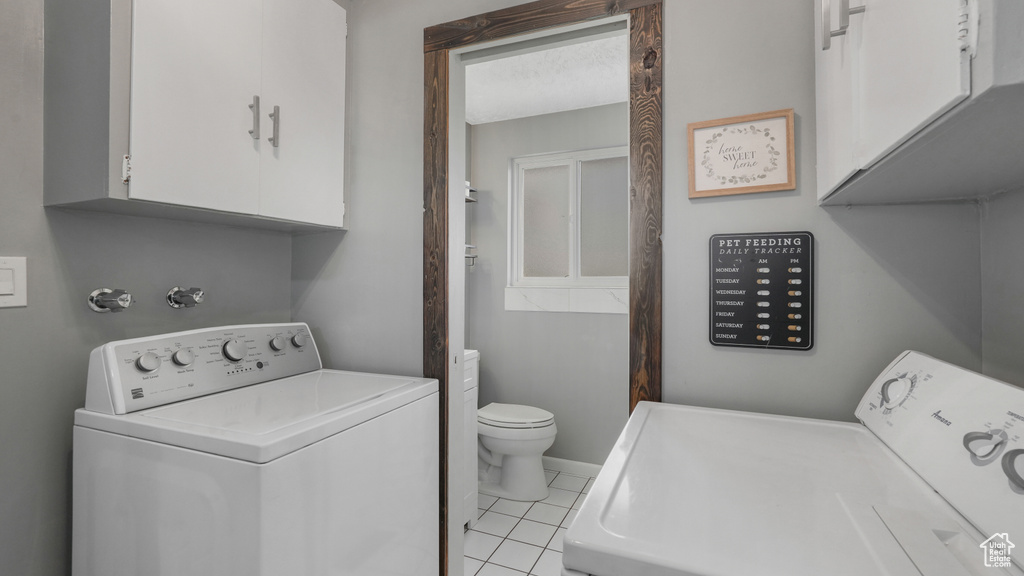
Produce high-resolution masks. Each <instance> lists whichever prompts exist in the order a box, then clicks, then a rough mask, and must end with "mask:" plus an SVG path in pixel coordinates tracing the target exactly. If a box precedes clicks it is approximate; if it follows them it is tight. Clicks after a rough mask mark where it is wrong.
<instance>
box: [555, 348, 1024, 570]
mask: <svg viewBox="0 0 1024 576" xmlns="http://www.w3.org/2000/svg"><path fill="white" fill-rule="evenodd" d="M823 385H827V380H825V381H823ZM856 416H857V418H858V419H859V420H860V421H861V424H854V423H848V422H833V421H826V420H812V419H806V418H792V417H782V416H772V415H768V414H756V413H750V412H735V411H727V410H713V409H708V408H698V407H693V406H679V405H669V404H654V403H648V402H643V403H640V404H639V405H638V407H637V409H636V410H635V411H634V412H633V414H632V416H631V417H630V419H629V422H628V423H627V424H626V427H625V429H624V430H623V432H622V435H621V436H620V437H619V440H618V442H617V443H616V445H615V447H614V448H613V450H612V453H611V455H610V456H609V457H608V460H607V462H606V463H605V465H604V467H603V468H602V470H601V472H600V474H599V475H598V478H597V480H596V481H595V484H594V486H593V488H592V489H591V491H590V493H589V494H588V495H587V498H586V500H585V501H584V503H583V505H582V507H581V509H580V511H579V514H578V515H577V517H576V519H575V521H574V522H573V524H572V526H570V527H569V530H568V532H567V533H566V535H565V539H564V542H563V550H564V553H563V557H562V560H563V566H564V568H563V572H562V574H563V576H580V575H582V574H590V575H593V576H711V575H714V576H749V575H752V574H757V575H759V576H821V575H823V574H828V575H833V576H874V575H886V576H969V575H973V576H997V575H999V576H1007V575H1016V576H1020V575H1022V574H1024V571H1022V570H1021V565H1022V564H1024V563H1022V560H1024V389H1021V388H1017V387H1014V386H1010V385H1008V384H1004V383H1002V382H998V381H995V380H992V379H990V378H986V377H984V376H981V375H979V374H975V373H973V372H970V371H968V370H964V369H962V368H958V367H956V366H952V365H950V364H947V363H945V362H941V361H939V360H936V359H934V358H930V357H928V356H925V355H923V354H919V353H915V352H906V353H904V354H902V355H900V357H899V358H897V359H896V360H895V361H894V362H893V363H892V364H890V365H889V366H888V367H887V368H886V369H885V371H883V372H882V374H881V375H880V376H879V377H878V378H877V379H876V380H875V382H874V383H873V384H872V385H871V387H870V388H869V389H868V391H867V393H866V394H865V395H864V397H863V399H862V400H861V402H860V405H859V406H858V408H857V410H856ZM1014 548H1016V551H1015V550H1014Z"/></svg>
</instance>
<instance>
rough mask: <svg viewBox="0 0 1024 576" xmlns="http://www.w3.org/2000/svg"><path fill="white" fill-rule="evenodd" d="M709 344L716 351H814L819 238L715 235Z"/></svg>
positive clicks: (777, 234) (802, 234)
mask: <svg viewBox="0 0 1024 576" xmlns="http://www.w3.org/2000/svg"><path fill="white" fill-rule="evenodd" d="M709 251H710V254H709V256H710V258H709V260H710V276H709V277H710V287H709V289H710V306H709V308H710V318H709V323H710V326H709V339H710V341H711V343H712V344H714V345H715V346H742V347H750V348H770V349H788V350H810V349H811V347H812V346H813V345H814V269H813V266H814V236H813V235H812V234H811V233H810V232H761V233H743V234H715V235H713V236H711V240H710V242H709Z"/></svg>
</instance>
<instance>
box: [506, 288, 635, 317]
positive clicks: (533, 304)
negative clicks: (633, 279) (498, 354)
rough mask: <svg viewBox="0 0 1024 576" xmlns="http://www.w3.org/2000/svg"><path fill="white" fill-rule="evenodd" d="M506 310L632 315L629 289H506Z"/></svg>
mask: <svg viewBox="0 0 1024 576" xmlns="http://www.w3.org/2000/svg"><path fill="white" fill-rule="evenodd" d="M505 310H506V311H520V312H584V313H591V314H629V288H560V287H559V288H550V287H544V288H536V287H529V288H526V287H520V286H508V287H506V288H505Z"/></svg>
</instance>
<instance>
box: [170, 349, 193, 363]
mask: <svg viewBox="0 0 1024 576" xmlns="http://www.w3.org/2000/svg"><path fill="white" fill-rule="evenodd" d="M171 360H173V361H174V363H175V364H177V365H178V366H190V365H191V364H192V363H193V362H195V360H196V355H195V354H193V353H192V349H191V348H182V349H180V350H178V351H177V352H175V353H174V354H172V355H171Z"/></svg>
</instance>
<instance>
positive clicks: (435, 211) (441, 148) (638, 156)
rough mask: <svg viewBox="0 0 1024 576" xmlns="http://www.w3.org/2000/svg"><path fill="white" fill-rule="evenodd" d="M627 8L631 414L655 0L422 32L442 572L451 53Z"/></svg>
mask: <svg viewBox="0 0 1024 576" xmlns="http://www.w3.org/2000/svg"><path fill="white" fill-rule="evenodd" d="M626 12H628V13H629V14H630V31H629V36H630V65H629V75H630V103H629V121H630V141H629V148H630V152H629V154H630V176H629V179H630V182H629V197H630V225H629V236H630V260H629V365H630V377H629V411H630V412H632V411H633V408H634V407H635V406H636V403H637V402H640V401H643V400H650V401H660V400H661V314H662V312H661V305H662V298H661V281H662V244H661V233H662V178H663V177H662V166H663V162H662V67H663V56H664V54H663V50H662V1H661V0H540V1H538V2H531V3H529V4H523V5H521V6H515V7H512V8H506V9H504V10H498V11H495V12H490V13H487V14H480V15H477V16H473V17H470V18H465V19H462V20H455V21H453V22H448V23H446V24H441V25H438V26H432V27H430V28H427V29H425V30H424V35H423V36H424V42H423V46H424V130H423V208H424V212H423V374H424V376H426V377H429V378H437V379H438V380H439V381H440V385H441V395H440V403H441V407H440V421H441V424H440V434H439V442H440V447H441V462H440V471H441V489H440V495H439V497H440V518H439V523H440V546H441V550H440V563H441V566H440V574H442V575H446V574H447V573H448V571H447V570H448V542H447V536H448V422H449V420H448V419H449V414H448V383H449V382H450V379H449V376H450V375H449V373H448V358H449V356H450V354H451V351H450V350H449V339H448V334H449V326H448V284H449V279H448V257H449V250H450V247H449V246H448V216H449V214H448V180H449V177H448V129H449V126H448V63H449V50H451V49H453V48H458V47H464V46H468V45H471V44H475V43H477V42H484V41H490V40H497V39H500V38H506V37H509V36H515V35H519V34H524V33H527V32H533V31H536V30H542V29H546V28H554V27H558V26H565V25H569V24H575V23H579V22H585V21H588V20H594V19H598V18H603V17H608V16H615V15H619V14H624V13H626Z"/></svg>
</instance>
